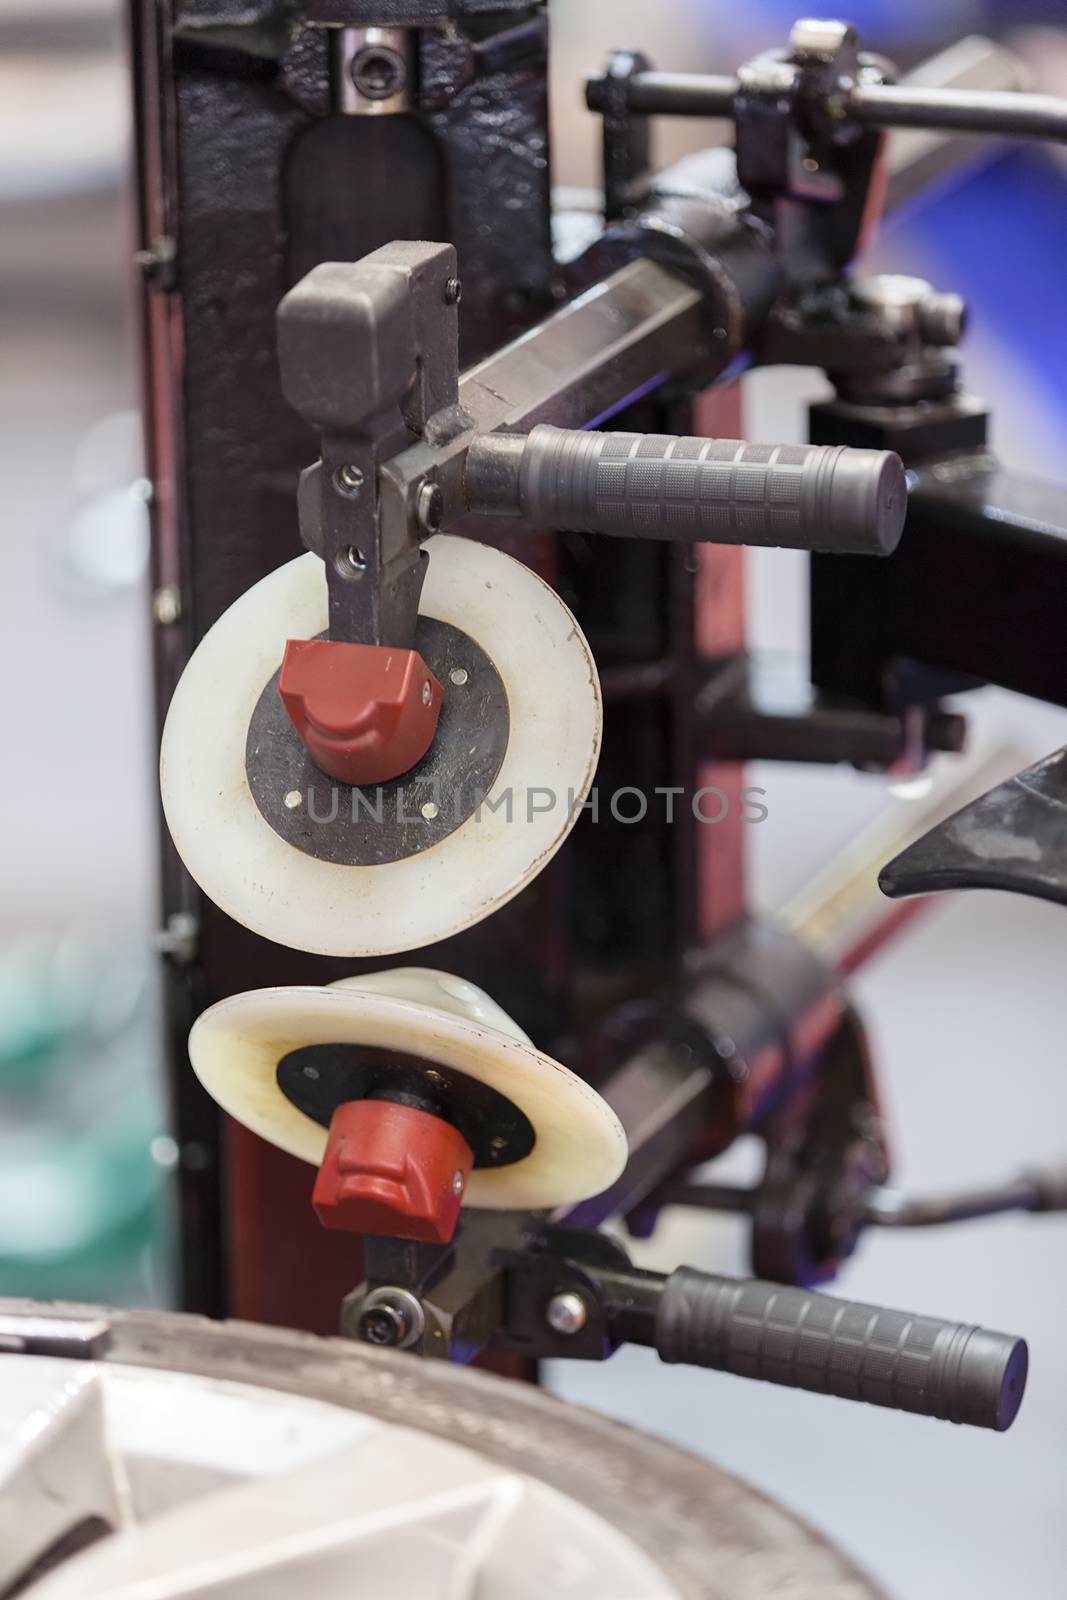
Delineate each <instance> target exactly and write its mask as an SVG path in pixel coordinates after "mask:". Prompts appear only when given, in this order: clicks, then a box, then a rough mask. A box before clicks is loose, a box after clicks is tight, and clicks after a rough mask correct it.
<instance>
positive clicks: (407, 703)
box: [278, 639, 444, 784]
mask: <svg viewBox="0 0 1067 1600" xmlns="http://www.w3.org/2000/svg"><path fill="white" fill-rule="evenodd" d="M278 692H279V694H280V695H281V697H282V701H283V703H284V705H285V709H286V711H287V712H288V713H289V720H290V721H291V722H292V724H293V727H294V728H295V729H296V731H297V733H298V734H299V735H300V738H301V739H302V741H303V743H304V745H305V746H306V748H307V752H308V754H309V755H310V757H311V759H312V761H314V763H315V765H316V766H317V767H321V769H322V771H323V772H325V773H328V774H329V776H330V777H331V778H337V779H338V780H339V781H340V782H341V783H351V784H367V783H388V782H389V780H390V779H391V778H399V776H400V774H401V773H403V772H408V771H410V769H411V768H412V767H413V766H414V765H415V763H416V762H417V761H421V759H422V757H423V756H424V755H425V754H426V752H427V750H428V749H429V748H430V745H431V744H432V742H433V736H434V733H435V732H436V729H437V719H438V717H439V716H440V713H441V701H442V699H443V697H444V690H443V689H442V688H441V685H440V684H439V683H438V681H437V679H436V678H435V677H434V675H433V673H432V672H431V671H430V669H429V667H428V666H427V665H426V663H425V661H423V659H422V657H421V656H420V655H419V653H418V651H417V650H394V649H392V647H391V646H389V645H381V644H344V643H342V642H341V641H339V640H336V639H290V640H289V642H288V644H287V645H286V647H285V659H284V660H283V662H282V670H281V673H280V675H279V678H278Z"/></svg>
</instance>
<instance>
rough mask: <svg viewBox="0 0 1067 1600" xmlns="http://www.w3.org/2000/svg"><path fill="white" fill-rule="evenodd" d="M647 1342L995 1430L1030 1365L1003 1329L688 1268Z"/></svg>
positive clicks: (677, 1354) (678, 1275)
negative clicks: (994, 1329)
mask: <svg viewBox="0 0 1067 1600" xmlns="http://www.w3.org/2000/svg"><path fill="white" fill-rule="evenodd" d="M655 1345H656V1349H657V1350H658V1351H659V1354H660V1357H661V1358H662V1360H664V1361H684V1362H688V1363H689V1364H691V1365H693V1366H698V1367H713V1368H715V1369H716V1370H717V1371H719V1372H732V1373H736V1374H737V1375H738V1376H740V1377H743V1378H763V1379H765V1380H766V1381H767V1382H768V1383H781V1384H785V1385H786V1386H787V1387H788V1388H791V1389H812V1390H814V1391H815V1392H816V1393H818V1394H834V1395H839V1396H840V1397H841V1398H842V1399H845V1400H866V1401H867V1402H868V1403H869V1404H870V1405H875V1406H890V1407H892V1408H893V1409H894V1410H896V1411H914V1412H918V1413H919V1414H920V1415H921V1416H926V1417H941V1418H943V1419H945V1420H947V1421H949V1422H966V1423H970V1424H971V1425H972V1426H973V1427H976V1428H994V1429H996V1430H997V1431H998V1432H1003V1430H1004V1429H1005V1428H1010V1427H1011V1424H1012V1423H1013V1422H1014V1420H1015V1416H1016V1413H1017V1412H1018V1410H1019V1406H1020V1404H1021V1403H1022V1398H1023V1390H1024V1389H1025V1387H1026V1371H1027V1362H1028V1354H1027V1348H1026V1344H1025V1342H1024V1340H1022V1339H1016V1338H1014V1337H1013V1336H1012V1335H1010V1334H1006V1333H992V1332H990V1331H989V1330H988V1329H986V1328H975V1327H971V1326H969V1325H968V1324H966V1323H959V1322H942V1321H941V1320H940V1319H939V1318H937V1317H917V1316H912V1315H910V1314H909V1313H908V1312H906V1311H887V1310H884V1309H883V1308H882V1307H880V1306H865V1305H860V1304H858V1303H857V1302H855V1301H849V1300H838V1299H836V1298H834V1297H832V1296H830V1295H825V1294H814V1293H812V1292H811V1291H810V1290H805V1289H788V1288H784V1287H782V1285H780V1284H775V1283H761V1282H759V1280H758V1279H744V1278H721V1277H716V1276H713V1275H712V1274H709V1273H704V1272H694V1271H692V1269H691V1268H689V1267H680V1268H679V1269H678V1271H677V1272H672V1273H671V1275H670V1277H669V1278H668V1279H667V1282H666V1284H665V1285H664V1288H663V1293H662V1295H661V1296H660V1300H659V1305H658V1308H657V1311H656V1326H655Z"/></svg>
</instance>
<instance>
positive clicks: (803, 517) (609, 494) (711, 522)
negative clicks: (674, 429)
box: [466, 424, 907, 556]
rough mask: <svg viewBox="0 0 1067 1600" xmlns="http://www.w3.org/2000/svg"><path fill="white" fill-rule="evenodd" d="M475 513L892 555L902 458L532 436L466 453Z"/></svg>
mask: <svg viewBox="0 0 1067 1600" xmlns="http://www.w3.org/2000/svg"><path fill="white" fill-rule="evenodd" d="M466 491H467V502H468V504H469V506H470V508H471V510H473V511H481V512H486V513H489V514H491V515H496V516H500V515H505V516H520V517H523V518H524V519H525V520H526V521H527V522H530V523H533V524H534V525H535V526H537V527H541V528H561V529H566V530H569V531H571V532H578V533H612V534H624V535H627V534H628V535H635V536H638V537H641V538H649V539H680V540H690V541H692V540H707V541H709V542H711V543H716V544H747V545H780V546H784V547H786V548H787V549H791V550H821V551H828V552H832V553H841V554H860V555H883V556H884V555H889V554H890V553H891V552H892V551H893V550H894V549H895V548H896V546H897V543H898V541H899V539H900V535H901V531H902V529H903V527H904V517H905V513H906V511H907V485H906V483H905V478H904V467H903V465H902V463H901V460H900V457H899V456H897V455H894V454H893V453H892V452H891V451H887V450H851V449H849V448H847V447H846V446H844V445H821V446H820V445H790V444H777V445H766V444H743V443H739V442H738V441H736V440H733V439H678V438H672V437H670V436H668V435H665V434H656V433H650V434H640V433H596V432H591V433H579V432H570V431H568V430H566V429H564V428H552V427H548V426H547V425H544V424H542V425H540V426H538V427H536V428H534V429H533V430H532V432H531V433H529V434H483V435H481V436H480V437H479V438H477V439H476V440H475V441H474V443H473V444H472V445H471V447H470V450H469V452H468V455H467V468H466Z"/></svg>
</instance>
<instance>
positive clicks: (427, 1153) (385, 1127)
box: [312, 1100, 474, 1244]
mask: <svg viewBox="0 0 1067 1600" xmlns="http://www.w3.org/2000/svg"><path fill="white" fill-rule="evenodd" d="M473 1165H474V1153H473V1151H472V1150H471V1147H470V1145H469V1144H468V1143H467V1141H466V1139H464V1137H463V1135H462V1134H461V1133H460V1132H459V1130H458V1129H456V1128H453V1126H452V1125H451V1123H449V1122H445V1121H444V1119H443V1118H442V1117H435V1116H434V1115H433V1113H432V1112H429V1111H419V1110H418V1109H417V1108H416V1107H414V1106H405V1105H396V1104H394V1103H393V1102H392V1101H391V1100H349V1101H347V1102H346V1103H345V1104H344V1105H340V1106H338V1107H337V1110H336V1111H335V1112H334V1114H333V1120H332V1121H331V1123H330V1137H329V1140H328V1142H327V1145H326V1154H325V1155H324V1156H323V1158H322V1166H321V1167H320V1168H319V1175H318V1178H317V1179H316V1181H315V1191H314V1194H313V1195H312V1204H313V1205H314V1207H315V1210H316V1212H317V1214H318V1218H319V1221H320V1222H321V1223H322V1225H323V1227H325V1228H343V1229H345V1230H346V1231H347V1232H349V1233H377V1234H384V1235H386V1236H387V1237H389V1238H393V1239H421V1240H424V1241H425V1242H427V1243H429V1244H447V1243H448V1242H449V1240H450V1239H451V1237H452V1235H453V1233H454V1232H455V1230H456V1222H457V1220H458V1218H459V1208H460V1205H461V1204H462V1201H463V1191H464V1189H465V1188H466V1186H467V1179H468V1178H469V1177H470V1173H471V1168H472V1167H473Z"/></svg>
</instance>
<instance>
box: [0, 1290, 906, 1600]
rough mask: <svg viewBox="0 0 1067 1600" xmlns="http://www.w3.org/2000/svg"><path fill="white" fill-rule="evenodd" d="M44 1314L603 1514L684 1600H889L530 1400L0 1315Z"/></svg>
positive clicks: (279, 1332) (667, 1456) (379, 1355)
mask: <svg viewBox="0 0 1067 1600" xmlns="http://www.w3.org/2000/svg"><path fill="white" fill-rule="evenodd" d="M31 1310H36V1311H38V1312H45V1311H46V1312H47V1313H48V1314H50V1315H56V1316H70V1317H78V1316H82V1317H85V1316H91V1315H104V1316H106V1317H107V1319H108V1321H109V1323H110V1326H111V1341H110V1345H109V1347H108V1349H107V1350H106V1352H105V1353H104V1354H103V1355H101V1356H98V1357H97V1358H96V1359H97V1360H99V1361H102V1362H104V1363H106V1364H113V1363H118V1364H123V1365H127V1366H134V1367H141V1368H155V1369H162V1370H169V1371H175V1372H181V1373H187V1374H194V1375H197V1376H202V1377H206V1378H215V1379H224V1380H227V1381H229V1382H234V1383H245V1384H253V1385H256V1386H258V1387H259V1388H266V1389H276V1390H280V1391H283V1392H286V1393H292V1394H298V1395H301V1396H304V1397H306V1398H310V1399H317V1400H321V1401H325V1402H327V1403H329V1404H333V1405H336V1406H341V1407H344V1408H346V1409H349V1410H355V1411H358V1412H362V1413H365V1414H366V1415H368V1416H371V1417H374V1418H376V1419H378V1420H381V1421H384V1422H387V1423H390V1422H391V1423H395V1424H398V1425H401V1426H404V1427H407V1428H414V1429H417V1430H418V1431H420V1432H424V1433H427V1434H431V1435H434V1436H436V1437H438V1438H441V1439H445V1440H450V1441H452V1442H455V1443H459V1444H462V1445H465V1446H466V1447H467V1448H468V1449H470V1450H473V1451H474V1452H476V1453H477V1454H478V1455H480V1456H483V1457H485V1458H487V1459H489V1460H492V1461H493V1462H495V1463H497V1464H498V1465H500V1466H501V1467H504V1468H509V1469H512V1470H515V1471H520V1472H523V1473H525V1474H527V1475H528V1476H530V1477H532V1478H536V1479H539V1480H540V1481H541V1482H543V1483H546V1484H547V1485H549V1486H550V1487H551V1488H553V1489H555V1490H557V1491H558V1492H560V1493H562V1494H564V1495H566V1496H568V1497H570V1498H572V1499H573V1500H575V1501H576V1502H578V1503H579V1504H581V1505H584V1506H586V1507H587V1508H589V1509H590V1510H591V1511H593V1512H595V1513H596V1514H598V1515H599V1516H600V1517H602V1518H603V1519H604V1521H605V1522H607V1523H608V1524H609V1525H610V1526H612V1527H614V1528H616V1529H618V1530H619V1531H620V1532H622V1533H623V1534H625V1535H626V1536H627V1537H628V1538H629V1539H630V1540H631V1541H632V1542H633V1543H634V1544H635V1545H637V1546H638V1548H639V1549H641V1550H643V1551H644V1552H645V1554H646V1555H647V1556H649V1557H650V1558H651V1559H652V1560H653V1562H655V1563H656V1564H657V1566H658V1567H659V1568H660V1569H661V1571H662V1573H663V1575H664V1576H665V1577H666V1578H669V1579H670V1581H671V1582H672V1583H673V1584H674V1585H675V1586H676V1587H677V1589H678V1592H679V1594H680V1595H681V1596H682V1597H683V1600H775V1597H779V1600H780V1597H782V1596H784V1595H786V1594H788V1596H789V1600H880V1595H881V1591H879V1590H878V1589H877V1588H876V1587H875V1586H874V1585H872V1583H871V1582H870V1580H869V1579H868V1578H866V1577H865V1576H864V1575H863V1574H862V1573H861V1572H860V1571H859V1570H858V1568H856V1567H855V1566H854V1565H853V1564H852V1563H851V1562H850V1561H849V1560H848V1559H847V1558H846V1557H845V1556H843V1555H842V1554H840V1553H839V1552H838V1551H836V1550H834V1549H833V1547H832V1546H831V1545H830V1544H828V1543H827V1542H826V1540H825V1539H823V1538H822V1536H821V1535H819V1534H817V1533H816V1532H814V1530H812V1529H811V1528H809V1527H808V1526H807V1525H806V1524H805V1523H804V1522H803V1521H801V1520H800V1519H799V1518H797V1517H795V1516H793V1515H792V1513H790V1512H787V1511H785V1510H784V1509H782V1508H781V1507H779V1506H777V1505H775V1504H774V1503H773V1502H772V1501H770V1500H768V1499H767V1498H765V1497H764V1496H763V1495H762V1494H761V1493H759V1492H758V1491H757V1490H755V1489H753V1488H751V1487H750V1486H749V1485H748V1484H745V1483H743V1482H742V1481H740V1480H739V1479H737V1478H734V1477H732V1476H730V1475H729V1474H727V1473H725V1472H723V1471H721V1470H720V1469H719V1468H717V1467H715V1466H712V1465H711V1464H710V1463H708V1462H706V1461H703V1460H701V1459H699V1458H698V1457H695V1456H692V1455H689V1454H688V1453H687V1452H685V1451H683V1450H680V1449H677V1448H676V1447H675V1446H673V1445H669V1444H666V1443H664V1442H662V1441H660V1440H658V1439H654V1438H651V1437H649V1436H647V1435H644V1434H640V1433H637V1432H635V1431H634V1430H632V1429H630V1428H628V1427H626V1426H624V1425H623V1424H621V1423H616V1422H613V1421H610V1420H608V1419H607V1418H604V1417H601V1416H598V1415H596V1414H595V1413H593V1412H590V1411H586V1410H584V1409H583V1408H580V1407H577V1406H574V1405H573V1404H568V1403H564V1402H563V1401H560V1400H557V1399H556V1398H554V1397H553V1396H551V1395H547V1394H545V1393H543V1392H542V1391H540V1390H538V1389H536V1388H534V1387H533V1386H530V1385H525V1384H521V1383H517V1382H509V1381H507V1380H504V1379H501V1378H497V1377H494V1376H492V1375H490V1374H487V1373H483V1372H478V1371H471V1370H469V1369H466V1368H462V1367H455V1366H450V1365H447V1364H440V1365H438V1364H437V1363H429V1362H421V1361H418V1360H416V1359H415V1358H413V1357H410V1356H404V1355H400V1354H396V1353H394V1352H392V1351H385V1350H375V1349H372V1348H370V1347H367V1346H364V1345H359V1344H354V1343H350V1342H348V1341H346V1340H342V1339H336V1338H329V1339H326V1338H318V1337H316V1336H314V1335H311V1334H305V1333H298V1332H295V1331H292V1330H289V1329H278V1328H268V1327H263V1326H259V1325H256V1324H252V1323H243V1322H235V1321H231V1322H211V1321H209V1320H207V1319H206V1318H202V1317H194V1316H187V1315H184V1314H181V1313H177V1312H158V1311H122V1310H110V1309H108V1310H105V1311H103V1312H102V1311H101V1308H99V1307H85V1306H75V1305H62V1304H56V1305H49V1306H44V1305H42V1304H39V1303H38V1304H35V1305H34V1304H32V1303H30V1302H26V1301H0V1314H2V1313H4V1312H17V1311H31ZM601 1600H607V1597H601Z"/></svg>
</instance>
